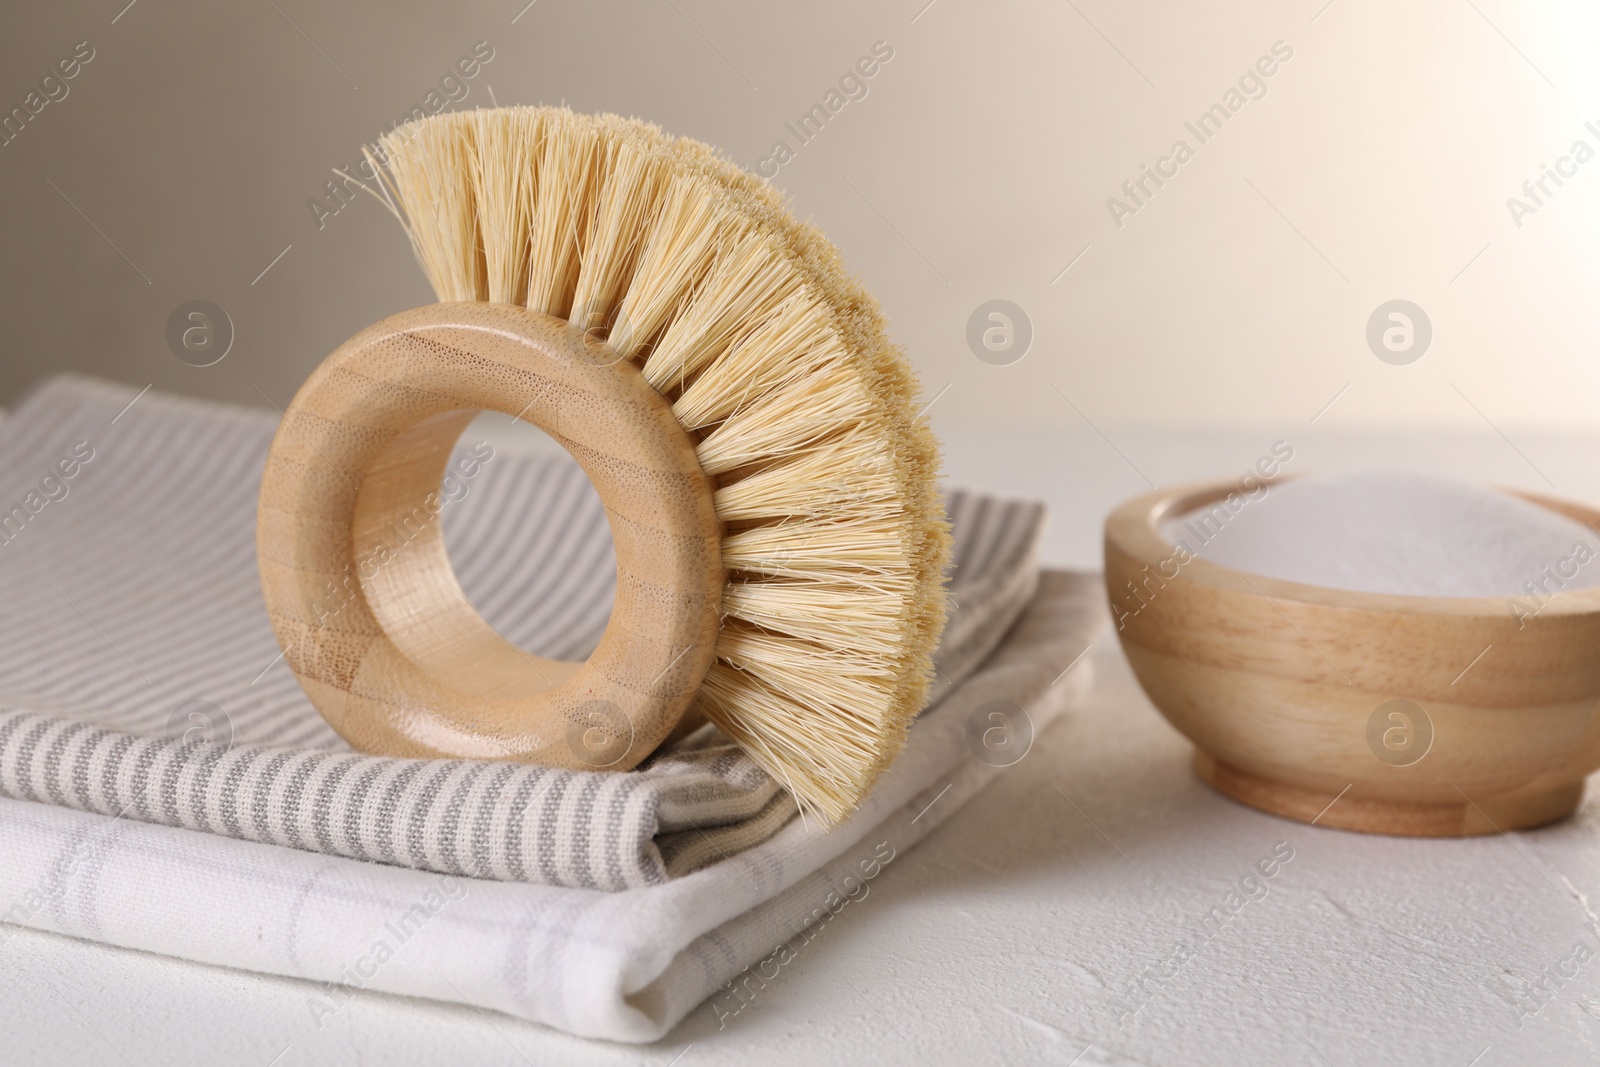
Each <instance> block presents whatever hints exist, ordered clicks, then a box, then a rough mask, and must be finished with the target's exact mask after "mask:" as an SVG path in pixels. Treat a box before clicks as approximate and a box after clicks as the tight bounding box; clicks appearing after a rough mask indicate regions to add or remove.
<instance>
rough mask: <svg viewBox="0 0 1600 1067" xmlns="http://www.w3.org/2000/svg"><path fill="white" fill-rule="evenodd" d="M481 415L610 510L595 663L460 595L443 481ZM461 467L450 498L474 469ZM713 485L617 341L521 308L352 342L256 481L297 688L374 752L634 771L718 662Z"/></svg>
mask: <svg viewBox="0 0 1600 1067" xmlns="http://www.w3.org/2000/svg"><path fill="white" fill-rule="evenodd" d="M483 409H492V410H496V411H503V412H506V413H507V414H511V415H519V416H521V417H523V418H526V419H527V420H528V421H530V422H532V423H534V424H535V425H537V426H538V427H539V428H540V429H542V430H544V431H545V432H546V433H548V434H549V435H550V436H551V437H553V438H555V439H556V441H558V442H559V443H560V444H561V445H562V446H564V447H565V448H566V449H567V451H568V452H570V453H571V454H572V456H573V457H574V458H575V459H576V460H577V461H578V463H579V464H580V465H581V466H582V467H583V470H584V472H585V473H587V474H588V476H589V479H590V480H591V481H592V482H593V483H594V487H595V490H596V492H597V493H598V494H599V497H600V500H601V502H602V503H603V504H604V506H605V510H606V516H607V518H608V520H609V522H610V525H611V536H612V540H613V542H614V544H615V546H616V558H617V594H616V602H615V604H614V605H613V607H612V612H611V620H610V622H609V624H608V625H607V626H606V631H605V635H604V636H603V637H602V638H601V640H600V645H599V647H598V648H597V649H595V651H594V654H593V655H591V656H590V657H589V659H588V661H587V662H585V663H568V662H563V661H558V660H551V659H544V658H541V657H539V656H535V655H532V654H530V653H527V652H523V651H521V650H520V649H517V648H516V647H515V646H513V645H512V644H511V643H510V642H509V641H507V640H506V639H505V638H503V637H502V636H501V635H500V634H499V633H498V632H497V631H496V630H494V629H493V628H492V627H491V626H490V625H489V623H487V622H486V621H485V620H484V619H483V618H482V617H481V616H480V615H479V614H478V612H477V611H476V609H474V608H473V607H472V605H471V604H470V603H469V602H468V601H467V598H466V596H465V595H464V594H463V593H462V591H461V586H460V584H459V583H458V582H457V581H456V576H455V571H454V570H453V569H452V568H451V566H450V560H449V558H448V556H447V554H446V552H445V545H444V539H443V536H442V534H441V530H440V523H439V520H438V516H439V511H440V508H441V507H443V506H445V501H446V499H447V497H446V496H442V495H441V491H440V490H441V480H442V478H443V476H444V475H445V474H446V467H447V465H448V464H449V462H450V455H451V449H452V447H453V445H454V444H455V442H456V439H457V438H458V437H459V435H460V434H461V431H462V430H463V429H464V428H465V427H466V425H467V423H468V422H470V421H471V420H472V418H473V416H475V415H476V414H477V413H478V412H479V411H480V410H483ZM459 462H460V463H462V464H466V465H467V467H466V468H465V469H463V470H462V471H459V472H456V473H457V474H458V477H457V479H456V480H455V483H454V484H460V477H459V475H463V474H465V473H466V472H467V470H470V466H471V464H473V463H475V462H477V461H476V460H472V459H463V460H461V461H459ZM712 488H713V487H712V483H711V481H710V479H709V478H708V477H707V476H706V475H705V473H704V472H703V471H702V470H701V469H700V464H699V461H698V460H697V459H696V458H695V451H694V442H693V441H692V440H691V439H690V438H689V435H688V434H687V433H686V432H685V431H684V429H683V427H682V426H681V425H679V423H678V421H677V419H675V418H674V417H673V414H672V410H671V408H670V407H669V406H668V404H667V402H666V400H664V399H663V398H662V397H661V396H660V394H658V393H657V392H656V391H655V390H654V389H652V388H651V387H650V386H649V384H648V383H646V382H645V380H644V378H643V377H642V376H641V375H640V373H639V371H638V368H637V367H636V366H634V364H632V363H630V362H628V361H626V360H624V359H622V358H621V357H619V356H618V355H617V354H616V353H615V352H613V351H612V350H611V349H609V348H607V347H605V346H604V345H603V344H599V343H596V342H594V341H593V340H592V339H590V338H587V337H585V336H584V335H583V334H581V333H580V332H579V331H577V330H574V329H572V328H570V327H568V326H567V324H566V323H564V322H562V321H560V320H559V319H555V318H552V317H550V316H548V315H543V314H540V313H538V312H534V311H529V310H527V309H526V308H522V307H515V306H512V305H509V304H485V303H454V304H434V305H429V306H427V307H421V308H415V309H413V310H411V311H406V312H402V313H401V314H399V315H395V316H393V317H391V318H388V319H385V320H384V321H382V322H380V323H377V324H376V325H373V326H370V327H368V328H367V329H365V330H363V331H362V332H361V333H359V334H357V335H356V336H355V337H353V338H351V339H350V340H349V341H347V342H345V343H344V344H343V345H341V346H340V347H339V349H338V351H336V352H334V353H333V355H332V356H330V357H328V359H327V360H326V361H325V362H324V363H323V364H322V365H321V366H320V367H318V368H317V370H316V371H315V372H314V373H313V374H312V375H311V377H310V378H309V379H308V380H307V381H306V383H305V385H304V386H302V387H301V389H300V391H299V392H298V393H297V394H296V395H295V398H294V400H293V402H291V403H290V405H289V410H288V411H287V413H286V414H285V415H284V418H283V422H282V424H281V425H280V426H279V427H278V432H277V435H276V436H275V437H274V438H273V441H272V449H271V451H270V452H269V453H268V455H267V466H266V471H265V473H264V474H263V476H262V482H261V504H260V508H259V511H258V518H257V531H256V551H257V555H258V559H259V563H260V567H261V585H262V592H263V594H264V595H265V598H266V602H267V611H268V614H269V615H270V616H271V619H272V626H273V630H274V631H275V632H276V634H277V637H278V642H279V644H280V645H281V646H282V648H283V649H284V656H285V659H286V660H287V661H288V664H289V666H290V668H291V669H292V670H293V671H294V673H295V677H296V678H298V679H299V681H300V685H301V687H302V688H303V689H304V690H305V692H306V695H307V696H308V697H310V699H311V701H312V703H313V704H315V705H316V706H317V709H318V710H319V711H321V712H322V714H323V716H324V718H326V719H327V720H328V722H329V723H330V724H331V725H332V726H333V728H334V729H335V730H337V731H338V732H339V733H340V735H342V736H343V737H344V738H345V739H346V740H347V741H349V742H350V744H351V745H353V746H354V747H355V748H357V749H360V750H361V751H364V752H372V753H378V754H382V755H394V756H449V757H466V758H475V759H517V760H526V761H530V762H535V763H543V764H548V765H552V766H562V767H575V768H597V767H608V768H611V769H616V770H625V769H628V768H631V767H633V766H635V765H636V764H638V763H639V761H640V760H642V759H644V758H645V756H647V755H649V754H650V752H651V751H652V750H653V749H654V748H655V747H656V746H657V745H658V744H660V743H661V741H662V740H663V739H664V738H665V737H666V736H667V734H668V733H669V732H670V731H671V730H672V727H673V725H674V724H675V723H677V721H678V719H679V718H680V717H681V716H682V715H683V713H684V711H685V710H686V709H687V708H688V707H689V705H690V703H691V702H692V701H693V699H694V696H695V693H696V692H697V691H698V689H699V687H700V683H701V681H702V680H703V679H704V677H705V674H706V671H707V669H708V668H709V667H710V665H711V662H712V659H713V654H714V649H715V643H716V636H717V629H718V625H719V622H720V617H721V598H722V585H723V580H724V575H723V570H722V559H721V552H720V541H721V529H720V527H719V525H718V523H717V518H716V513H715V511H714V509H713V507H712ZM542 518H543V517H533V518H532V520H531V521H541V519H542Z"/></svg>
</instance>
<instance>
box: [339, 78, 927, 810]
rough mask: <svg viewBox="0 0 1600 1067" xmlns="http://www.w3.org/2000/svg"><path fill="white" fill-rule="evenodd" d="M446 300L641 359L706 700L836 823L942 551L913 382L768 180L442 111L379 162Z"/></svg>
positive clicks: (637, 133) (813, 233) (893, 696)
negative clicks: (679, 456)
mask: <svg viewBox="0 0 1600 1067" xmlns="http://www.w3.org/2000/svg"><path fill="white" fill-rule="evenodd" d="M371 157H372V158H373V159H374V160H375V161H376V162H378V163H381V164H382V168H381V171H380V177H381V183H382V188H381V190H380V192H381V195H382V196H383V198H384V199H385V200H386V202H387V203H388V204H389V206H390V208H391V210H393V211H394V212H395V214H396V216H397V217H398V218H399V219H400V220H401V223H402V225H404V226H405V229H406V232H407V234H408V235H409V237H410V239H411V243H412V247H413V249H415V251H416V255H417V259H418V261H419V262H420V263H421V264H422V267H423V270H424V271H425V272H426V273H427V275H428V279H429V281H431V282H432V284H433V287H434V291H435V292H436V293H437V294H438V296H439V299H440V300H486V301H494V302H498V303H513V304H521V305H524V306H527V307H529V308H532V309H534V310H536V311H541V312H544V313H546V314H550V315H555V316H557V317H559V318H563V319H566V320H567V321H568V322H570V323H571V324H572V325H574V326H577V327H579V328H582V329H585V330H591V331H596V333H597V335H598V336H602V337H604V338H605V339H606V342H607V344H609V345H610V346H611V347H612V348H614V349H615V350H616V351H617V352H618V353H620V354H621V355H623V356H624V357H626V358H628V359H631V360H633V361H634V362H636V363H637V364H638V365H639V367H640V369H641V371H642V373H643V374H644V376H645V379H646V380H647V381H648V382H649V383H650V384H651V385H652V386H654V387H655V389H656V390H657V391H658V392H660V393H661V394H662V395H663V396H665V397H666V398H667V399H668V400H669V401H670V402H671V403H672V405H673V413H674V415H676V416H677V418H678V421H679V422H680V423H682V424H683V426H684V427H685V428H686V429H687V430H689V431H690V433H691V434H692V435H693V437H694V439H695V440H696V441H697V442H698V446H697V454H698V457H699V460H700V464H701V467H702V469H703V470H705V471H706V473H707V474H709V475H711V476H712V477H713V478H714V479H715V480H716V483H717V489H716V495H715V503H716V509H717V515H718V518H719V519H721V521H722V522H723V525H724V529H725V531H726V532H725V535H724V537H723V545H722V554H723V564H724V566H725V567H726V568H727V570H728V581H727V585H726V587H725V589H724V593H723V611H724V613H725V615H726V618H725V619H724V625H723V629H722V633H721V636H720V637H719V638H718V643H717V660H716V662H715V663H714V664H713V666H712V668H711V671H710V673H709V674H708V675H707V676H706V679H705V682H704V683H703V685H702V687H701V692H700V707H701V709H702V710H703V711H704V712H705V714H706V716H707V717H708V718H710V719H711V720H712V721H713V722H715V723H716V724H717V725H718V726H720V727H721V728H722V729H723V730H724V731H725V732H726V733H727V734H728V735H729V736H730V737H732V738H733V739H734V741H735V742H737V743H738V744H739V745H740V746H741V747H742V748H744V749H745V750H746V751H747V752H749V753H750V755H751V756H752V757H753V758H754V759H755V760H756V761H757V762H759V763H760V764H761V765H762V766H763V767H765V768H766V769H767V770H768V771H769V772H770V773H771V774H772V775H773V776H774V777H775V778H777V779H778V780H779V781H781V782H782V783H784V785H785V786H787V787H788V788H789V789H790V791H791V792H792V793H793V794H794V796H795V798H796V799H797V801H798V802H799V803H800V805H801V807H802V808H803V809H805V810H807V811H808V812H810V813H812V814H815V815H818V816H820V817H821V818H822V819H823V820H824V821H826V822H829V823H832V822H836V821H838V820H839V819H842V818H844V817H845V816H846V815H848V814H849V813H850V811H852V810H853V809H854V808H855V807H856V806H857V804H858V803H859V802H860V800H861V798H862V797H863V796H864V795H865V794H866V792H867V790H868V789H869V788H871V786H872V783H873V782H874V781H875V780H876V778H877V777H878V775H879V774H881V773H882V771H883V770H884V768H885V767H887V766H888V765H889V763H890V762H891V761H892V760H893V759H894V757H895V755H896V754H897V753H898V752H899V751H900V749H901V748H902V747H903V745H904V743H905V736H906V730H907V727H908V726H909V725H910V722H911V720H912V719H913V718H914V717H915V715H916V713H917V712H918V711H919V710H921V708H922V705H923V704H924V702H925V701H926V699H927V692H928V687H929V684H930V676H931V674H932V652H933V648H934V646H935V644H936V643H937V641H938V637H939V633H940V630H941V628H942V626H943V622H944V591H943V584H942V575H943V571H944V567H945V563H946V561H947V557H948V554H949V537H948V531H947V528H946V524H945V522H944V517H943V507H942V504H941V501H940V499H939V494H938V489H937V475H938V453H937V449H936V447H935V445H934V442H933V437H932V434H931V432H930V431H929V429H928V426H927V423H926V420H925V419H924V418H922V417H921V416H920V415H919V414H918V412H917V407H916V404H917V399H916V397H917V389H916V383H915V380H914V378H913V376H912V374H911V371H910V368H909V366H908V365H907V363H906V360H905V358H904V356H903V355H902V354H901V353H900V352H899V350H898V349H896V348H895V347H894V346H893V345H892V344H890V342H889V340H888V336H887V332H886V329H885V325H884V320H883V316H882V314H881V312H880V311H879V310H878V306H877V304H876V302H875V301H874V300H873V299H872V297H871V296H870V295H869V294H868V293H867V292H866V291H865V290H864V289H863V288H862V287H861V286H860V285H859V284H858V283H857V282H856V281H855V280H854V279H853V278H852V277H850V275H849V274H848V273H846V271H845V270H844V268H843V266H842V264H841V262H840V258H839V255H838V252H837V250H836V249H834V247H833V246H832V245H831V244H829V243H828V242H827V240H826V239H825V238H824V237H823V236H822V235H821V233H820V232H819V231H817V230H816V229H815V228H813V227H811V226H808V225H804V224H802V223H800V222H798V221H796V220H795V219H794V218H793V217H792V216H791V215H790V214H789V212H788V210H787V209H786V206H785V205H784V203H783V200H782V198H781V197H780V196H779V195H778V194H777V192H776V191H775V190H773V189H772V187H771V186H770V185H768V184H767V183H765V182H763V181H761V180H760V179H759V178H756V177H755V176H754V175H751V174H749V173H748V172H746V171H744V170H742V169H740V168H739V167H737V166H735V165H734V164H732V163H730V162H728V161H727V160H726V159H724V158H723V157H721V156H719V155H718V154H717V153H716V152H715V151H713V150H712V149H710V148H708V147H707V146H705V145H703V144H700V143H698V142H695V141H690V140H687V139H673V138H669V137H667V136H666V135H664V134H663V133H662V132H661V131H660V130H659V129H657V128H656V127H654V126H650V125H648V124H645V123H642V122H638V121H636V120H631V119H623V118H619V117H617V116H614V115H604V116H587V115H578V114H574V113H572V112H570V111H567V110H565V109H558V108H500V109H495V110H479V111H467V112H453V113H447V114H443V115H437V116H434V117H431V118H427V119H423V120H420V121H417V122H414V123H411V124H408V125H406V126H401V127H398V128H397V129H395V130H394V131H393V132H391V133H390V134H388V135H387V136H385V137H384V138H383V139H382V141H381V142H380V143H379V145H378V146H376V149H375V151H374V152H373V153H372V156H371Z"/></svg>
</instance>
